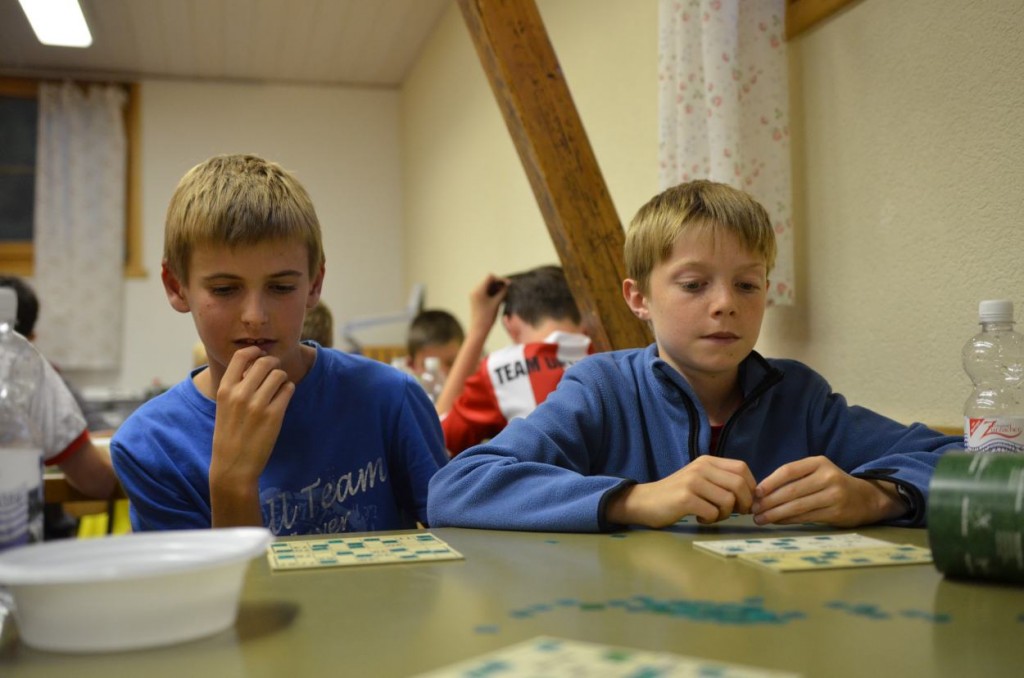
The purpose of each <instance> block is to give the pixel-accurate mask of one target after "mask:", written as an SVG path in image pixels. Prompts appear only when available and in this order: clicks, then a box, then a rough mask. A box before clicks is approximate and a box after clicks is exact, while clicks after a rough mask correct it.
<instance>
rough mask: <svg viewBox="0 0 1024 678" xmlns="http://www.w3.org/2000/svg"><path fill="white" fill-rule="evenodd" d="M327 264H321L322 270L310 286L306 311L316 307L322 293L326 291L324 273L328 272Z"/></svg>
mask: <svg viewBox="0 0 1024 678" xmlns="http://www.w3.org/2000/svg"><path fill="white" fill-rule="evenodd" d="M326 270H327V269H326V266H325V264H323V263H321V264H320V270H319V271H318V272H317V274H316V276H315V277H314V278H313V280H312V281H311V282H310V285H309V296H307V297H306V309H307V310H309V309H311V308H313V307H314V306H316V302H318V301H320V293H321V292H323V289H324V271H326Z"/></svg>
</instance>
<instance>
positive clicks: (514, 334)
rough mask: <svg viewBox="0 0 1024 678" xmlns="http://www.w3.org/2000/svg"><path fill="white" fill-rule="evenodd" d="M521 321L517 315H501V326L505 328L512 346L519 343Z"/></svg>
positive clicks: (521, 330) (521, 327) (521, 331)
mask: <svg viewBox="0 0 1024 678" xmlns="http://www.w3.org/2000/svg"><path fill="white" fill-rule="evenodd" d="M524 324H525V323H523V319H522V318H520V317H519V316H517V315H512V314H510V315H502V316H501V326H502V327H504V328H505V332H507V333H508V336H509V338H510V339H511V340H512V343H513V344H518V343H521V342H520V341H519V337H521V336H522V334H523V325H524Z"/></svg>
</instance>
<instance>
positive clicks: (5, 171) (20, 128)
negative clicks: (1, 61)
mask: <svg viewBox="0 0 1024 678" xmlns="http://www.w3.org/2000/svg"><path fill="white" fill-rule="evenodd" d="M38 110H39V105H38V102H37V100H36V99H26V98H20V97H8V96H0V241H3V242H8V243H10V242H31V241H32V211H33V206H34V204H35V186H36V179H35V176H36V127H37V124H38V122H37V114H38Z"/></svg>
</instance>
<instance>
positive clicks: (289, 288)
mask: <svg viewBox="0 0 1024 678" xmlns="http://www.w3.org/2000/svg"><path fill="white" fill-rule="evenodd" d="M270 289H271V290H272V291H274V292H276V293H278V294H288V293H289V292H294V291H295V290H296V289H298V288H297V287H296V286H295V285H287V284H284V283H278V284H276V285H271V286H270Z"/></svg>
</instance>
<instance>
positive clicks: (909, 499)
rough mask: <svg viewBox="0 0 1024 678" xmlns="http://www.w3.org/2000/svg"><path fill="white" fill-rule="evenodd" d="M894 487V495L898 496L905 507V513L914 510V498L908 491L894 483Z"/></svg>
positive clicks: (900, 484) (899, 484)
mask: <svg viewBox="0 0 1024 678" xmlns="http://www.w3.org/2000/svg"><path fill="white" fill-rule="evenodd" d="M894 484H895V485H896V494H898V495H899V496H900V499H902V500H903V503H904V504H906V506H907V513H910V512H911V511H913V510H914V497H913V495H911V494H910V490H908V489H907V488H906V486H905V485H903V484H902V483H894Z"/></svg>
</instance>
